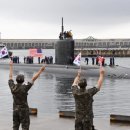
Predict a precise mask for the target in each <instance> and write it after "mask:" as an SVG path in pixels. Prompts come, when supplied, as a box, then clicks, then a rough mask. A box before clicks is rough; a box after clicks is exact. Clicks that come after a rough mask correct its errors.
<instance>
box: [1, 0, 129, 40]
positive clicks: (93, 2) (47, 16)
mask: <svg viewBox="0 0 130 130" xmlns="http://www.w3.org/2000/svg"><path fill="white" fill-rule="evenodd" d="M62 17H63V18H64V30H65V31H69V30H72V34H73V38H74V39H84V38H87V37H89V36H92V37H94V38H97V39H100V38H102V39H103V38H130V0H0V32H1V33H0V34H1V35H0V36H1V39H57V38H58V37H59V33H60V31H61V18H62Z"/></svg>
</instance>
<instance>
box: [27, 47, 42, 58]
mask: <svg viewBox="0 0 130 130" xmlns="http://www.w3.org/2000/svg"><path fill="white" fill-rule="evenodd" d="M29 53H30V56H32V57H42V56H43V55H42V49H29Z"/></svg>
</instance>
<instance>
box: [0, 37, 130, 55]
mask: <svg viewBox="0 0 130 130" xmlns="http://www.w3.org/2000/svg"><path fill="white" fill-rule="evenodd" d="M57 41H58V39H1V42H0V43H1V44H3V45H5V46H7V48H8V49H9V50H11V49H29V48H43V49H55V44H56V42H57ZM74 41H75V48H74V49H75V55H77V54H78V53H79V52H80V51H81V52H82V55H83V56H95V55H97V54H99V55H103V56H113V55H114V56H117V57H129V56H130V39H96V38H93V37H88V38H85V39H74Z"/></svg>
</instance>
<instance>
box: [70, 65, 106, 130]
mask: <svg viewBox="0 0 130 130" xmlns="http://www.w3.org/2000/svg"><path fill="white" fill-rule="evenodd" d="M104 72H105V71H104V69H103V68H102V67H101V68H100V76H99V80H98V82H97V85H95V86H94V87H92V88H90V89H86V86H87V82H86V79H80V74H81V70H79V71H78V74H77V76H76V78H75V79H74V82H73V84H72V92H73V95H74V98H75V107H76V115H75V130H94V126H93V117H94V116H93V96H94V95H95V94H96V93H97V92H98V91H99V90H100V88H101V86H102V82H103V77H104Z"/></svg>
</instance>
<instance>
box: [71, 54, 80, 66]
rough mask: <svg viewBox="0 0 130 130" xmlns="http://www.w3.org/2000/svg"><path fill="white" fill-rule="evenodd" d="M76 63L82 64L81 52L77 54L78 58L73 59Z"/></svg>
mask: <svg viewBox="0 0 130 130" xmlns="http://www.w3.org/2000/svg"><path fill="white" fill-rule="evenodd" d="M73 63H74V64H76V65H78V66H80V63H81V52H80V53H79V54H78V55H77V56H76V58H75V59H74V61H73Z"/></svg>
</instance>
